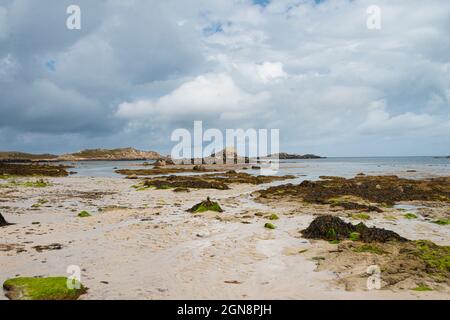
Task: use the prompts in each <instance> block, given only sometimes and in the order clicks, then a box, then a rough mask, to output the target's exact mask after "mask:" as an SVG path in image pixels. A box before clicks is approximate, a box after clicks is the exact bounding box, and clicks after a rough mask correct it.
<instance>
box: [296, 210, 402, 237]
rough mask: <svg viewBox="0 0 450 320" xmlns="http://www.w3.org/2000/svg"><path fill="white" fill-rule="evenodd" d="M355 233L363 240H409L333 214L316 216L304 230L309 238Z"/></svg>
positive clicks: (345, 235)
mask: <svg viewBox="0 0 450 320" xmlns="http://www.w3.org/2000/svg"><path fill="white" fill-rule="evenodd" d="M354 234H357V235H358V236H357V238H358V239H359V240H361V241H363V242H387V241H401V242H404V241H407V240H406V239H405V238H403V237H401V236H399V235H398V234H397V233H395V232H393V231H390V230H385V229H380V228H376V227H372V228H369V227H367V226H366V225H365V224H363V223H360V224H357V225H353V224H351V223H346V222H344V221H343V220H341V219H340V218H338V217H334V216H331V215H326V216H321V217H318V218H316V219H315V220H314V221H313V222H312V223H311V224H310V225H309V227H308V228H306V229H305V230H303V231H302V235H303V237H305V238H307V239H323V240H345V239H349V238H351V237H352V236H354Z"/></svg>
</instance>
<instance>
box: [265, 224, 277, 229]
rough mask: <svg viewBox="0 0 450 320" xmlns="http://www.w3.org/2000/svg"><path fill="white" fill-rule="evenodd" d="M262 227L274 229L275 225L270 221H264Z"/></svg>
mask: <svg viewBox="0 0 450 320" xmlns="http://www.w3.org/2000/svg"><path fill="white" fill-rule="evenodd" d="M264 228H266V229H271V230H274V229H276V228H277V227H276V226H275V225H274V224H272V223H266V224H265V225H264Z"/></svg>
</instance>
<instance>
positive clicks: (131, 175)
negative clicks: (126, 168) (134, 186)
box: [126, 174, 138, 180]
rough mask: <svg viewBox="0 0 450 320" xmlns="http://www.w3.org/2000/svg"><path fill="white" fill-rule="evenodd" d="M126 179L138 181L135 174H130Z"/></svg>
mask: <svg viewBox="0 0 450 320" xmlns="http://www.w3.org/2000/svg"><path fill="white" fill-rule="evenodd" d="M126 179H130V180H136V179H138V176H137V175H135V174H130V175H129V176H126Z"/></svg>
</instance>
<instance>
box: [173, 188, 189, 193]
mask: <svg viewBox="0 0 450 320" xmlns="http://www.w3.org/2000/svg"><path fill="white" fill-rule="evenodd" d="M173 192H191V191H190V190H189V188H183V187H179V188H175V189H173Z"/></svg>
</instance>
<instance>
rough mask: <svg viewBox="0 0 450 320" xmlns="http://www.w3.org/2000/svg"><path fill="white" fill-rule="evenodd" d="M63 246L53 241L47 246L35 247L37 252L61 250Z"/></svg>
mask: <svg viewBox="0 0 450 320" xmlns="http://www.w3.org/2000/svg"><path fill="white" fill-rule="evenodd" d="M62 248H63V246H62V244H60V243H52V244H49V245H47V246H34V247H33V249H35V250H36V251H37V252H42V251H52V250H61V249H62Z"/></svg>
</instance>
